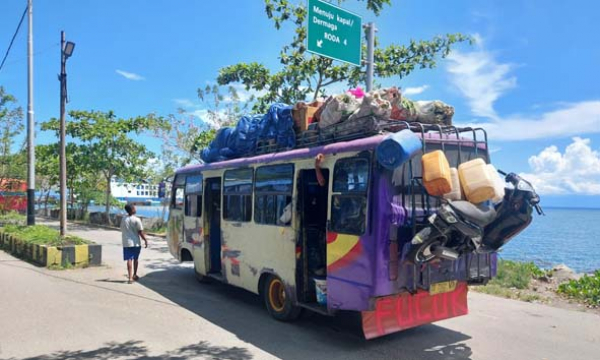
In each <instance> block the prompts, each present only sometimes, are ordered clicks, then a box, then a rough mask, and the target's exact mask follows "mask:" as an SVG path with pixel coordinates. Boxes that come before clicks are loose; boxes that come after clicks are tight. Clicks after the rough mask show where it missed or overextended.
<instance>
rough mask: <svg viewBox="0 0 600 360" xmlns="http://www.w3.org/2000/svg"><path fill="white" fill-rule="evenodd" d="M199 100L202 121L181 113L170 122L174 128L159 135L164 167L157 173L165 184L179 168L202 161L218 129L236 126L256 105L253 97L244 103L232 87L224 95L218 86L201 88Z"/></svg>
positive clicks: (193, 115) (179, 110) (169, 118)
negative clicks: (250, 106) (201, 153)
mask: <svg viewBox="0 0 600 360" xmlns="http://www.w3.org/2000/svg"><path fill="white" fill-rule="evenodd" d="M198 99H199V100H200V104H198V107H199V108H201V109H202V110H200V111H199V112H200V113H201V118H199V117H198V116H197V114H189V113H188V112H187V111H186V110H185V109H178V114H177V116H176V115H169V116H168V117H167V119H166V121H167V122H169V123H170V124H171V127H170V128H169V129H165V130H164V131H161V132H159V133H158V134H157V135H158V136H159V137H160V138H161V139H162V143H163V147H162V155H161V161H162V164H163V167H162V169H161V170H160V171H157V172H156V173H155V176H154V178H155V180H159V181H162V180H164V179H165V178H168V177H169V176H171V175H172V174H173V173H174V172H175V170H176V169H177V168H179V167H181V166H184V165H187V164H189V163H191V162H200V161H202V160H201V158H200V151H201V150H202V148H204V147H206V146H207V145H208V144H209V143H210V142H211V141H212V140H213V139H214V137H215V135H216V133H217V129H218V128H221V127H223V126H231V125H233V124H235V123H236V122H237V121H238V119H239V118H240V117H241V116H242V115H245V114H246V113H247V112H248V110H249V105H250V104H252V103H253V102H254V97H253V96H250V97H249V98H248V99H244V101H242V99H241V98H240V96H239V94H238V91H237V90H236V88H235V87H234V86H228V87H227V88H226V92H225V93H223V92H222V89H221V88H220V87H219V86H218V85H206V86H205V87H204V88H199V89H198Z"/></svg>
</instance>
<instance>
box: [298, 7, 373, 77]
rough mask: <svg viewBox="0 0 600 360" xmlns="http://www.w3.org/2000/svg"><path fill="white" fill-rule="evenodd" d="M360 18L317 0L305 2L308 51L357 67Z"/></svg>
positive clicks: (358, 61) (360, 29) (360, 30)
mask: <svg viewBox="0 0 600 360" xmlns="http://www.w3.org/2000/svg"><path fill="white" fill-rule="evenodd" d="M361 22H362V21H361V18H360V16H358V15H356V14H353V13H351V12H348V11H346V10H344V9H341V8H339V7H337V6H334V5H331V4H330V3H327V2H324V1H320V0H308V35H307V37H306V39H307V41H308V46H307V48H308V51H310V52H312V53H315V54H317V55H322V56H326V57H328V58H332V59H335V60H340V61H345V62H348V63H350V64H354V65H358V66H360V65H361V63H360V49H361V46H360V38H361V33H362V25H361Z"/></svg>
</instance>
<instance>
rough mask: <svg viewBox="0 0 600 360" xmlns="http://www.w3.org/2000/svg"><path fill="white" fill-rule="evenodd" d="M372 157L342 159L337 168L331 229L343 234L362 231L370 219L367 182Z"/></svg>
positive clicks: (335, 169)
mask: <svg viewBox="0 0 600 360" xmlns="http://www.w3.org/2000/svg"><path fill="white" fill-rule="evenodd" d="M368 179H369V160H368V159H366V158H362V157H361V158H351V159H340V160H338V161H337V162H336V164H335V168H334V171H333V195H332V197H331V198H332V201H331V230H332V231H334V232H337V233H342V234H353V235H362V234H364V232H365V223H366V219H367V184H368Z"/></svg>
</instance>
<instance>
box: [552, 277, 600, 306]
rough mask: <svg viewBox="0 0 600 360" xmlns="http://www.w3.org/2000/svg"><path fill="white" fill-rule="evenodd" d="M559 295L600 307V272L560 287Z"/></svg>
mask: <svg viewBox="0 0 600 360" xmlns="http://www.w3.org/2000/svg"><path fill="white" fill-rule="evenodd" d="M558 293H560V294H565V295H567V296H570V297H573V298H575V299H579V300H583V301H584V302H586V303H587V304H590V305H592V306H600V270H596V271H595V272H594V273H593V274H591V275H584V276H582V277H581V278H580V279H579V280H570V281H569V282H566V283H564V284H561V285H559V287H558Z"/></svg>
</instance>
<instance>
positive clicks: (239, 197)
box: [223, 169, 253, 221]
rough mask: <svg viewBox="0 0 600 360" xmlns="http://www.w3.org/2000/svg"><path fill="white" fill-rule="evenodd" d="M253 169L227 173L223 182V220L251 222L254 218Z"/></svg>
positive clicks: (228, 171)
mask: <svg viewBox="0 0 600 360" xmlns="http://www.w3.org/2000/svg"><path fill="white" fill-rule="evenodd" d="M252 175H253V169H237V170H227V171H225V181H224V182H223V219H225V220H229V221H250V219H251V218H252Z"/></svg>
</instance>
